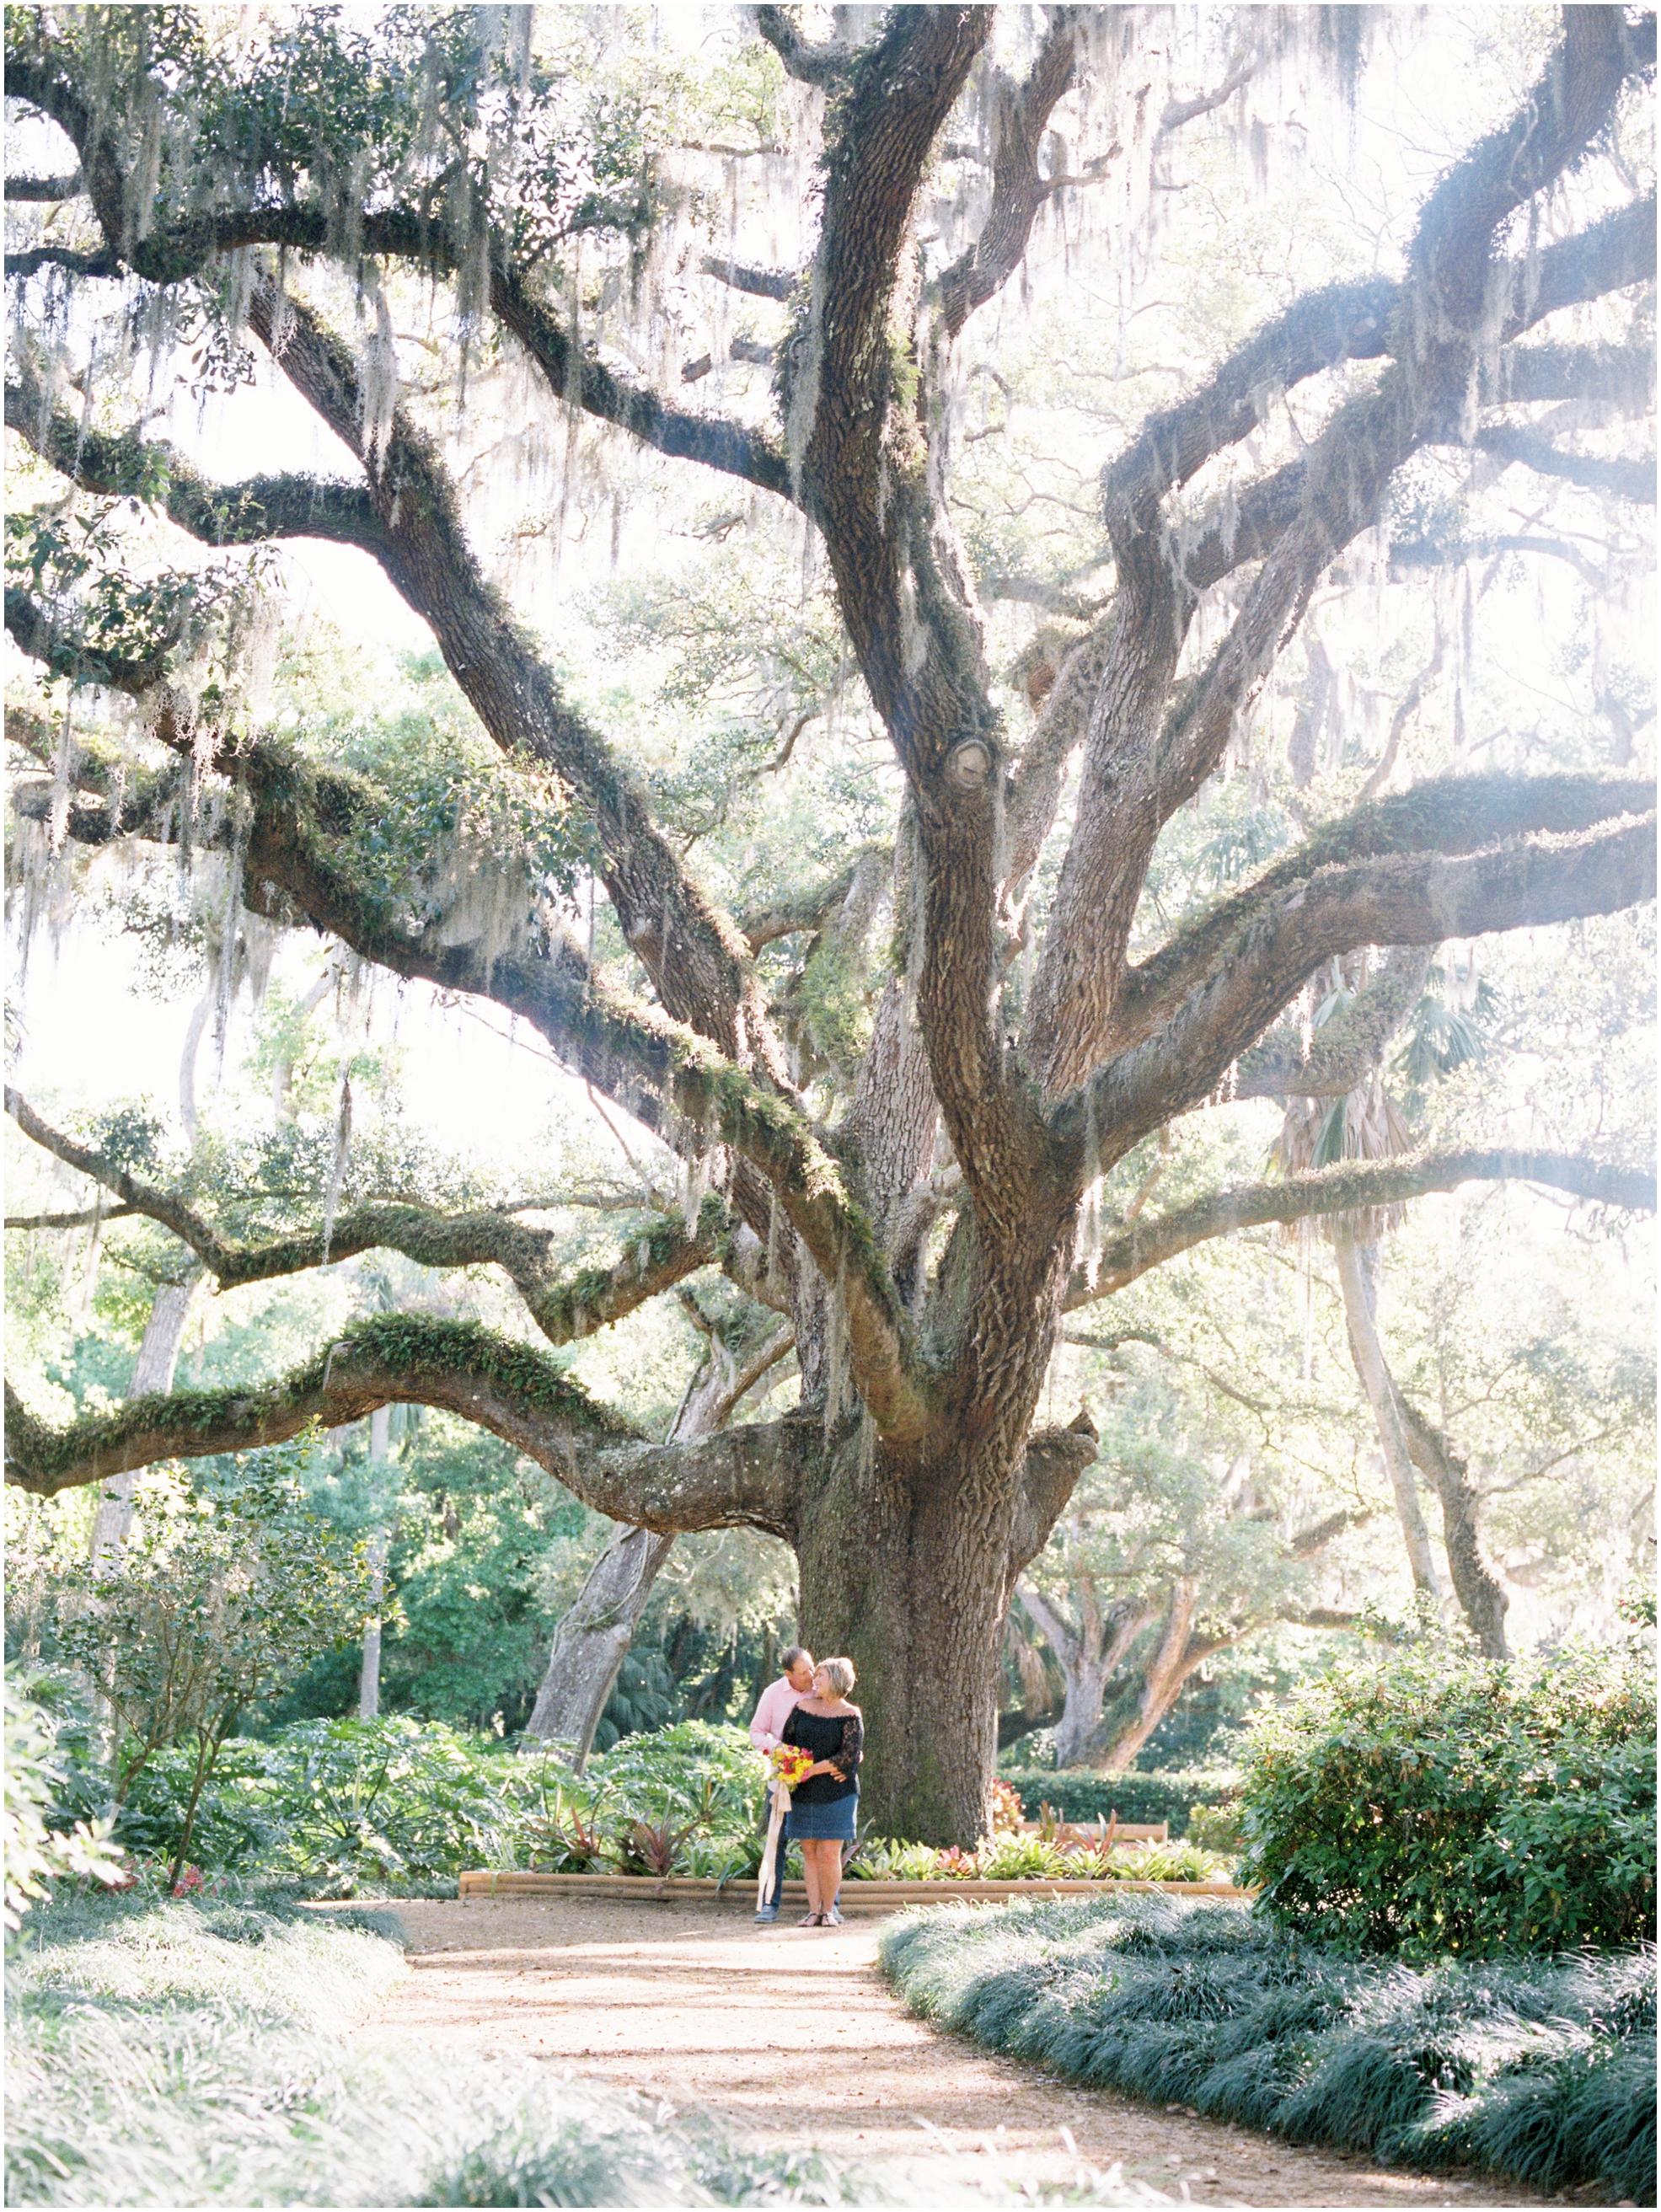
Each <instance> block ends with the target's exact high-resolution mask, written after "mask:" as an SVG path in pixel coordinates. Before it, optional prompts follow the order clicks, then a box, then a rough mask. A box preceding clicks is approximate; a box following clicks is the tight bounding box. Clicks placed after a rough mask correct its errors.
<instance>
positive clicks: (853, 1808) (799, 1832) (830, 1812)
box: [784, 1790, 860, 1844]
mask: <svg viewBox="0 0 1661 2212" xmlns="http://www.w3.org/2000/svg"><path fill="white" fill-rule="evenodd" d="M859 1809H860V1793H859V1791H858V1790H849V1793H848V1795H847V1796H845V1797H833V1798H832V1799H831V1802H830V1803H829V1804H828V1805H802V1804H798V1803H797V1802H794V1800H793V1801H792V1802H791V1806H790V1810H789V1811H788V1813H787V1814H785V1816H784V1833H785V1838H786V1840H787V1841H788V1842H789V1843H793V1844H800V1843H810V1844H851V1843H852V1842H853V1840H854V1823H855V1819H856V1817H857V1815H858V1813H859Z"/></svg>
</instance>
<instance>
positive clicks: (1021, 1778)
mask: <svg viewBox="0 0 1661 2212" xmlns="http://www.w3.org/2000/svg"><path fill="white" fill-rule="evenodd" d="M1001 1779H1002V1780H1003V1781H1005V1782H1007V1783H1008V1784H1011V1786H1012V1787H1013V1788H1014V1789H1015V1790H1019V1793H1020V1800H1021V1804H1022V1807H1023V1808H1024V1810H1025V1814H1026V1817H1027V1819H1028V1820H1037V1819H1038V1818H1039V1817H1040V1814H1041V1812H1042V1809H1043V1807H1044V1806H1046V1805H1048V1806H1049V1807H1050V1810H1051V1811H1052V1812H1053V1813H1054V1814H1056V1816H1057V1818H1058V1819H1060V1820H1074V1821H1083V1820H1110V1819H1111V1818H1112V1816H1113V1815H1114V1814H1118V1816H1119V1818H1120V1819H1121V1820H1135V1821H1137V1822H1142V1821H1151V1820H1168V1821H1169V1822H1170V1823H1171V1835H1172V1836H1173V1837H1177V1836H1181V1835H1183V1834H1185V1833H1186V1832H1187V1828H1188V1820H1189V1814H1190V1812H1191V1811H1192V1809H1193V1808H1194V1807H1195V1806H1196V1805H1227V1804H1230V1803H1232V1802H1233V1801H1234V1800H1235V1799H1236V1798H1238V1796H1239V1794H1240V1778H1239V1776H1238V1774H1237V1773H1235V1772H1233V1771H1231V1770H1229V1769H1226V1768H1225V1769H1221V1770H1220V1771H1216V1772H1212V1773H1207V1772H1204V1771H1197V1772H1195V1773H1189V1774H1182V1773H1175V1772H1173V1773H1170V1774H1097V1773H1095V1772H1093V1771H1092V1770H1091V1769H1090V1768H1088V1767H1081V1766H1062V1767H1056V1768H1053V1769H1045V1768H1043V1767H1016V1768H1011V1769H1009V1770H1007V1771H1006V1772H1005V1773H1004V1774H1003V1775H1002V1777H1001Z"/></svg>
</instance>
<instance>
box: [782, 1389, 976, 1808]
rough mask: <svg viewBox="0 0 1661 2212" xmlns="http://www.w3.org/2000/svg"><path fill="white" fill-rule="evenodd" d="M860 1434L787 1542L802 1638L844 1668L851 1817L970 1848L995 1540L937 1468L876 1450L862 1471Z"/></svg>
mask: <svg viewBox="0 0 1661 2212" xmlns="http://www.w3.org/2000/svg"><path fill="white" fill-rule="evenodd" d="M860 1428H861V1425H860V1424H859V1423H858V1422H857V1421H856V1422H855V1423H854V1424H853V1425H851V1433H850V1434H849V1435H848V1436H847V1437H845V1438H844V1440H843V1446H842V1449H840V1450H839V1451H838V1452H837V1455H836V1457H835V1462H834V1467H833V1469H832V1471H831V1475H830V1478H829V1480H827V1481H826V1482H825V1483H824V1486H823V1487H822V1488H821V1490H820V1491H819V1492H818V1495H816V1496H815V1497H814V1498H812V1500H811V1501H809V1504H808V1512H809V1514H810V1516H811V1518H810V1519H809V1521H808V1523H807V1525H806V1528H804V1530H803V1531H802V1534H801V1535H800V1539H799V1541H798V1545H797V1556H798V1558H799V1559H800V1565H801V1591H802V1619H801V1633H802V1640H803V1642H804V1643H805V1644H807V1646H808V1647H809V1649H810V1650H812V1652H813V1653H814V1655H815V1656H816V1657H828V1656H832V1655H835V1654H837V1653H842V1654H845V1655H846V1656H848V1657H849V1658H850V1659H851V1660H852V1661H853V1662H854V1665H855V1668H856V1670H857V1673H858V1677H859V1680H858V1685H857V1686H856V1688H855V1691H854V1698H855V1703H856V1704H858V1705H860V1706H861V1709H862V1710H863V1711H864V1714H865V1759H864V1765H863V1768H862V1771H861V1778H860V1817H861V1820H862V1821H870V1822H872V1823H873V1825H874V1826H875V1827H876V1828H877V1830H878V1831H879V1833H881V1834H884V1835H889V1836H901V1837H904V1838H905V1839H906V1840H907V1841H909V1842H918V1843H931V1844H972V1843H974V1842H975V1841H976V1840H977V1838H979V1837H980V1836H983V1835H984V1834H985V1833H986V1832H988V1830H989V1826H990V1816H991V1784H992V1774H993V1770H994V1767H995V1762H996V1757H997V1706H998V1674H999V1667H1000V1662H1001V1652H1002V1648H1003V1628H1004V1619H1005V1614H1006V1613H1007V1602H1008V1596H1007V1558H1008V1546H1009V1531H1008V1528H1007V1526H1006V1527H1004V1528H998V1527H997V1526H995V1524H990V1525H989V1522H988V1520H987V1518H986V1517H985V1516H984V1514H983V1512H980V1511H977V1510H976V1508H975V1506H974V1505H973V1504H971V1503H970V1499H972V1498H973V1495H974V1488H975V1486H974V1485H973V1484H972V1483H964V1484H963V1485H962V1486H958V1485H954V1484H953V1483H952V1480H951V1479H950V1470H949V1469H948V1468H919V1467H918V1466H917V1465H916V1463H915V1462H912V1461H910V1457H909V1455H896V1454H891V1453H890V1452H888V1451H886V1450H885V1449H882V1448H881V1447H879V1448H878V1449H876V1450H875V1451H874V1452H873V1454H872V1455H870V1459H869V1462H868V1464H864V1465H862V1463H861V1462H863V1461H864V1459H865V1453H864V1452H863V1451H862V1449H861V1434H860ZM965 1456H968V1455H965ZM965 1493H967V1494H966V1495H965Z"/></svg>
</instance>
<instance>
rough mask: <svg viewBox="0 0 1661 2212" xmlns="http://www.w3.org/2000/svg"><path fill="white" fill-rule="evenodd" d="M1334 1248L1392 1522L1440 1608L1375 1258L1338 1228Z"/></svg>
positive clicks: (1417, 1576) (1416, 1579)
mask: <svg viewBox="0 0 1661 2212" xmlns="http://www.w3.org/2000/svg"><path fill="white" fill-rule="evenodd" d="M1333 1249H1334V1252H1335V1255H1336V1257H1337V1262H1338V1284H1339V1287H1340V1289H1341V1290H1342V1293H1343V1299H1344V1316H1345V1319H1346V1320H1347V1321H1348V1323H1349V1348H1350V1352H1351V1355H1352V1357H1353V1358H1354V1361H1355V1371H1356V1373H1357V1374H1358V1375H1359V1376H1360V1378H1361V1388H1362V1389H1364V1390H1365V1391H1366V1395H1367V1403H1368V1404H1369V1405H1370V1406H1371V1407H1372V1418H1373V1420H1374V1422H1375V1424H1376V1425H1377V1427H1378V1443H1379V1448H1380V1449H1381V1450H1382V1452H1383V1453H1384V1472H1385V1474H1388V1476H1389V1477H1390V1489H1391V1490H1392V1491H1393V1492H1394V1493H1395V1497H1396V1517H1397V1519H1398V1520H1399V1521H1400V1522H1401V1524H1402V1541H1403V1542H1404V1543H1405V1544H1406V1546H1407V1554H1408V1565H1409V1566H1410V1567H1411V1569H1412V1570H1413V1586H1414V1588H1415V1589H1419V1590H1422V1591H1423V1592H1424V1593H1425V1595H1427V1597H1430V1598H1433V1599H1434V1600H1435V1601H1436V1603H1437V1604H1438V1605H1440V1603H1441V1602H1442V1578H1441V1577H1440V1576H1439V1574H1438V1573H1437V1571H1436V1557H1435V1554H1434V1553H1433V1551H1432V1549H1431V1543H1430V1530H1429V1529H1428V1528H1427V1526H1426V1525H1425V1516H1424V1509H1423V1507H1422V1506H1421V1504H1420V1503H1419V1486H1418V1484H1417V1482H1416V1481H1415V1480H1414V1474H1413V1460H1412V1456H1411V1454H1410V1452H1409V1448H1408V1437H1407V1431H1406V1429H1405V1428H1404V1427H1403V1426H1402V1409H1401V1404H1400V1401H1398V1399H1397V1397H1396V1385H1395V1383H1394V1382H1393V1381H1392V1380H1391V1377H1390V1369H1389V1368H1388V1367H1387V1366H1386V1365H1385V1364H1384V1346H1383V1345H1382V1344H1381V1343H1380V1341H1379V1339H1378V1312H1377V1291H1376V1290H1375V1287H1374V1280H1373V1265H1372V1261H1374V1260H1375V1259H1376V1251H1374V1252H1371V1253H1370V1252H1369V1251H1366V1250H1364V1249H1363V1248H1362V1247H1361V1246H1360V1245H1359V1244H1358V1243H1356V1242H1355V1239H1354V1237H1352V1236H1350V1235H1349V1234H1348V1231H1346V1230H1343V1229H1342V1228H1341V1229H1340V1230H1339V1231H1338V1235H1337V1237H1336V1239H1335V1243H1334V1246H1333Z"/></svg>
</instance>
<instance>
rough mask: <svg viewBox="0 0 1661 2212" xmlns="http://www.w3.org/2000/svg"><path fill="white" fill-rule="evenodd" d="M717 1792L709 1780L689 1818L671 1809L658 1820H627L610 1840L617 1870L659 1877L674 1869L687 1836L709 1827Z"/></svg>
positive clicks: (672, 1871)
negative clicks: (683, 1817)
mask: <svg viewBox="0 0 1661 2212" xmlns="http://www.w3.org/2000/svg"><path fill="white" fill-rule="evenodd" d="M716 1802H717V1792H716V1789H715V1784H714V1783H713V1782H711V1781H706V1782H705V1784H704V1785H703V1796H702V1797H701V1798H700V1799H699V1801H698V1802H697V1805H695V1806H694V1807H693V1808H692V1809H691V1818H690V1819H688V1820H676V1819H675V1817H674V1815H673V1814H672V1813H671V1814H666V1815H665V1817H664V1818H663V1819H661V1820H630V1822H629V1824H628V1826H626V1827H625V1828H624V1829H623V1831H622V1832H621V1833H620V1834H618V1836H617V1837H616V1838H614V1839H613V1842H612V1844H611V1850H612V1855H613V1857H615V1858H616V1861H617V1866H618V1873H619V1874H636V1875H641V1874H643V1875H655V1876H656V1877H657V1878H658V1879H659V1880H660V1881H661V1880H662V1879H663V1878H664V1877H666V1875H672V1874H674V1873H676V1872H677V1871H678V1869H679V1867H680V1865H681V1863H682V1862H683V1859H684V1846H685V1844H686V1843H687V1840H688V1838H690V1837H691V1836H694V1835H696V1834H697V1832H698V1831H699V1829H701V1828H708V1827H709V1824H710V1822H711V1820H713V1818H714V1816H715V1805H716Z"/></svg>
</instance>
